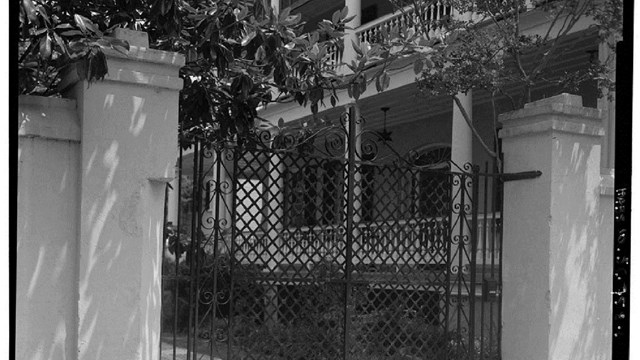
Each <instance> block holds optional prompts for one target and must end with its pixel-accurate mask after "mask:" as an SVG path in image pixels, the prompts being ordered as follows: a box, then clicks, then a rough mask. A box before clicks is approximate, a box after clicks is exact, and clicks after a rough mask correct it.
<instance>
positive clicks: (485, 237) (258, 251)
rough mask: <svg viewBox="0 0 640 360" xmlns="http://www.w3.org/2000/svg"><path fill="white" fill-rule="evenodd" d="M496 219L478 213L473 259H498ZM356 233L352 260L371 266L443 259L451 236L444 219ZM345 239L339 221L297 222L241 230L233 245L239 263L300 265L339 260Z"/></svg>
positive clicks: (372, 226) (373, 226)
mask: <svg viewBox="0 0 640 360" xmlns="http://www.w3.org/2000/svg"><path fill="white" fill-rule="evenodd" d="M500 222H501V217H500V215H499V214H498V215H497V216H495V217H494V216H492V214H486V215H485V214H479V215H478V221H477V223H478V225H477V244H476V264H478V265H498V264H499V263H500V257H499V254H500V244H501V241H500V239H499V236H500V235H499V234H500V231H498V230H499V228H498V227H499V226H501V224H500ZM355 232H356V234H355V235H356V236H355V238H354V245H353V252H354V256H353V259H354V264H371V265H380V264H396V265H404V264H406V265H416V264H421V263H424V262H425V261H426V263H427V264H429V263H442V262H444V261H445V259H446V256H447V254H446V242H447V241H450V239H449V237H450V236H451V235H450V233H451V232H450V230H449V225H448V224H447V221H446V219H442V218H432V219H426V220H420V221H407V220H399V221H393V222H370V223H360V224H358V226H357V228H356V231H355ZM271 239H275V240H271ZM344 239H345V228H344V227H343V226H336V225H329V226H314V227H308V226H301V227H291V228H285V229H282V230H280V231H279V232H271V233H267V232H263V231H260V230H257V231H245V232H243V233H241V234H238V236H236V238H235V246H236V249H237V250H238V251H237V252H236V254H238V256H237V257H238V260H240V261H241V263H246V264H249V263H251V264H259V265H266V264H267V263H269V262H272V263H273V262H277V263H287V264H300V265H302V264H308V263H315V262H319V261H322V260H332V259H335V260H337V261H340V260H342V259H341V256H342V255H341V254H344V253H345V251H344V250H345V249H344V246H345V240H344ZM464 246H465V253H466V254H469V255H468V256H469V257H471V244H470V243H468V244H464ZM454 248H455V247H454ZM465 262H466V261H465Z"/></svg>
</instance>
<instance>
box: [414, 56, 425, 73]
mask: <svg viewBox="0 0 640 360" xmlns="http://www.w3.org/2000/svg"><path fill="white" fill-rule="evenodd" d="M423 68H424V63H423V62H422V60H421V59H416V61H415V62H414V63H413V72H414V74H416V75H418V74H420V73H421V72H422V69H423Z"/></svg>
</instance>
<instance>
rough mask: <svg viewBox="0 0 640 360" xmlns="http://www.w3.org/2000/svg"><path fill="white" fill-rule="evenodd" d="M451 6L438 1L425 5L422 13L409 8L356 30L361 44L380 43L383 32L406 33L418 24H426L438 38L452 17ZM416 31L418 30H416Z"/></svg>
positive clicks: (431, 34)
mask: <svg viewBox="0 0 640 360" xmlns="http://www.w3.org/2000/svg"><path fill="white" fill-rule="evenodd" d="M451 10H452V9H451V6H449V5H447V2H446V1H436V2H433V3H431V4H425V5H424V7H423V9H422V11H416V9H415V8H414V7H413V6H407V7H405V8H403V9H402V10H400V11H396V12H394V13H391V14H387V15H385V16H382V17H379V18H377V19H375V20H373V21H371V22H369V23H367V24H364V25H362V26H361V27H359V28H358V29H357V30H356V33H357V34H358V39H359V40H360V42H365V41H366V42H368V43H375V42H378V41H379V39H380V36H381V34H382V33H383V32H387V33H390V32H392V31H393V30H394V29H395V30H397V31H400V32H402V31H405V30H407V29H408V28H410V27H415V26H416V25H417V24H422V23H424V24H425V25H426V26H428V27H429V36H437V35H438V34H439V33H440V32H441V31H443V30H444V25H445V22H446V20H447V19H448V18H449V17H450V16H451V15H452V14H451ZM414 30H417V29H416V28H414Z"/></svg>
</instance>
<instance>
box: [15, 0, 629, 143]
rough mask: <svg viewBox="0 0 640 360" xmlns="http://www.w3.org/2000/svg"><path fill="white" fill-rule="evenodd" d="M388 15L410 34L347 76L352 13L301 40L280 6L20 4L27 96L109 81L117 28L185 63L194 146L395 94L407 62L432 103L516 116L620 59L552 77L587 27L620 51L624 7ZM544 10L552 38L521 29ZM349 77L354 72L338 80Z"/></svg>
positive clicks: (201, 0)
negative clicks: (472, 98)
mask: <svg viewBox="0 0 640 360" xmlns="http://www.w3.org/2000/svg"><path fill="white" fill-rule="evenodd" d="M391 3H392V4H393V5H394V6H395V7H396V10H397V11H399V12H401V16H403V18H404V19H405V20H406V22H405V23H404V25H403V26H402V27H398V26H395V27H385V26H383V27H381V28H380V31H379V32H378V33H377V34H376V38H375V39H372V40H371V42H370V43H368V42H363V43H361V44H356V43H352V44H350V45H347V46H352V47H353V49H354V51H355V53H356V58H355V59H353V60H349V62H348V63H346V64H340V62H339V60H338V59H339V56H338V55H339V54H342V52H343V51H344V49H343V37H344V35H345V30H347V24H348V23H349V22H350V20H351V18H347V9H346V8H344V9H340V10H337V11H335V12H334V13H333V15H332V16H331V19H326V20H322V21H320V22H319V23H318V24H317V26H316V28H315V30H313V31H310V32H303V27H305V23H304V22H303V21H302V18H301V16H300V14H292V13H291V10H290V9H289V8H287V9H283V10H282V11H281V12H280V13H279V14H276V13H274V11H273V9H272V8H271V6H270V1H269V0H117V1H109V0H89V1H74V0H48V1H44V0H21V5H20V33H19V49H20V50H19V56H20V58H19V72H20V75H19V78H20V81H19V86H20V92H21V93H25V94H41V95H56V94H57V93H58V92H59V91H60V89H58V87H57V85H58V83H59V81H60V78H61V74H62V73H64V71H65V70H66V69H67V68H69V67H70V66H72V65H74V66H75V65H79V66H78V68H79V69H81V70H82V74H83V75H84V77H85V78H86V79H88V80H89V81H94V80H97V79H102V78H103V77H104V76H105V75H106V74H107V69H108V62H107V61H106V57H105V55H104V52H103V51H104V50H105V49H114V50H117V51H122V52H126V50H127V49H128V44H127V43H126V42H124V41H121V40H117V39H115V38H113V37H110V35H111V33H112V31H113V30H114V29H115V28H117V27H126V28H130V29H135V30H140V31H145V32H147V33H148V34H149V38H150V44H151V47H153V48H157V49H160V50H167V51H175V52H180V53H182V54H184V55H185V57H186V65H185V66H184V67H183V68H182V70H181V77H182V78H183V79H184V89H183V90H182V91H181V95H180V109H179V110H180V111H179V114H180V126H181V127H182V129H183V132H182V134H183V136H187V137H190V138H206V139H209V140H222V139H229V138H232V137H235V136H236V135H246V134H249V133H252V132H253V131H254V129H255V127H256V125H257V126H259V127H260V126H264V125H265V124H264V122H262V123H261V120H260V119H259V117H258V114H257V109H258V108H259V107H260V106H265V105H267V104H269V103H273V102H293V101H295V102H297V103H298V104H300V105H303V106H309V108H310V110H311V111H312V112H314V113H315V112H317V111H318V110H319V106H320V105H322V104H324V102H325V101H326V100H328V102H329V103H330V104H331V105H333V106H335V105H336V104H337V102H338V90H341V89H346V90H347V93H348V96H349V97H350V98H353V99H355V100H358V99H359V98H360V96H361V95H362V94H363V93H364V92H365V91H366V90H367V88H368V87H369V86H373V84H375V87H376V89H377V90H378V91H384V90H385V89H387V88H388V87H389V85H390V82H391V76H390V71H391V70H392V69H393V67H394V66H400V65H398V64H402V63H403V62H402V61H400V62H398V61H396V60H399V59H402V58H407V59H409V61H411V62H412V64H413V70H414V72H415V73H416V75H417V79H416V81H417V84H418V87H419V89H420V90H422V92H423V93H424V94H425V95H427V96H443V95H444V96H451V97H454V98H455V97H456V96H457V95H458V94H461V93H466V92H467V91H469V90H470V89H474V90H484V91H488V92H489V93H490V94H491V96H492V98H496V97H503V98H507V99H511V102H512V104H513V106H514V107H516V108H517V107H520V106H522V104H523V103H524V102H527V101H528V100H529V99H530V98H531V89H532V88H533V87H534V86H536V85H537V84H540V83H543V82H549V83H554V84H556V85H559V86H561V87H563V88H568V89H571V88H572V87H574V88H575V87H576V86H577V85H579V84H580V83H582V82H584V81H587V80H596V81H598V82H599V83H600V87H599V88H600V89H603V91H604V92H608V93H609V94H610V93H611V92H610V91H609V90H612V89H613V82H612V81H611V76H610V70H611V68H612V67H611V66H610V65H611V63H612V61H611V60H612V59H607V60H605V61H602V62H600V61H597V60H596V61H593V62H592V63H591V66H590V67H589V68H588V69H584V70H581V71H579V72H573V73H570V74H562V75H561V76H556V77H554V78H549V77H548V76H547V75H548V71H547V70H548V69H549V68H550V67H551V66H552V65H553V63H554V61H556V60H557V59H558V58H559V57H561V56H562V54H563V51H564V50H563V49H564V47H565V45H564V44H562V42H561V41H560V40H559V39H562V38H563V37H564V36H565V35H567V34H568V33H569V32H571V31H572V30H573V29H574V28H575V27H576V24H578V23H579V21H580V20H581V19H583V18H585V17H590V18H592V19H594V20H595V27H596V30H597V33H598V35H599V36H600V37H601V38H602V39H605V40H610V42H611V43H615V40H616V37H617V36H618V34H619V33H620V30H621V21H620V19H621V14H622V5H621V0H598V1H596V0H564V1H542V0H539V1H533V2H531V1H526V2H525V1H524V0H510V1H493V0H478V1H474V2H469V1H465V0H451V1H448V2H447V4H449V5H450V6H451V8H452V10H451V11H450V12H448V13H446V14H444V15H443V16H442V17H441V18H438V19H434V18H433V17H430V16H427V12H428V11H429V9H432V8H431V6H432V5H435V4H436V3H439V2H437V1H435V0H427V1H425V0H391ZM407 5H411V7H408V6H407ZM534 8H535V10H536V11H542V12H544V13H545V16H546V17H547V18H548V19H549V22H548V24H551V25H550V26H549V29H548V31H546V32H544V31H543V33H542V34H540V33H538V34H537V35H536V34H526V33H524V32H523V31H522V30H521V19H522V16H523V14H524V12H525V11H528V10H532V9H534ZM409 9H411V10H409ZM470 13H473V14H474V16H473V17H465V16H455V17H454V16H451V15H452V14H463V15H464V14H470ZM525 58H526V59H529V60H527V61H525V60H524V59H525ZM531 59H533V61H531ZM404 61H406V60H404ZM341 65H344V69H346V70H348V71H347V72H346V73H345V72H344V71H341V72H338V71H337V70H338V69H337V68H338V66H341ZM514 88H515V89H518V91H519V93H518V92H514V90H513V89H514ZM456 103H457V102H456ZM465 119H466V120H467V122H468V123H469V124H470V125H471V124H472V122H471V119H469V118H468V116H465ZM485 148H486V149H487V150H488V151H491V150H490V149H489V147H488V146H485Z"/></svg>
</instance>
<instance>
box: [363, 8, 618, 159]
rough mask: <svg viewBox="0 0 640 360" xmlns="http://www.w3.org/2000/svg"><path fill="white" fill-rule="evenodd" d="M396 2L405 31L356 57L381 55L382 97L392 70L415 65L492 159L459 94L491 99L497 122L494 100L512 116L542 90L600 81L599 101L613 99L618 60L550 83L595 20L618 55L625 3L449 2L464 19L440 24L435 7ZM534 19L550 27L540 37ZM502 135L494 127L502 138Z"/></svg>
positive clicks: (424, 83)
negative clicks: (577, 35)
mask: <svg viewBox="0 0 640 360" xmlns="http://www.w3.org/2000/svg"><path fill="white" fill-rule="evenodd" d="M391 2H392V3H393V4H394V6H395V8H396V10H397V11H400V12H402V13H404V14H403V16H404V17H405V19H406V21H407V26H405V27H404V28H403V29H399V28H392V29H385V28H382V29H381V30H382V31H381V32H380V34H379V35H378V37H377V39H376V41H375V43H374V44H361V45H360V49H361V51H358V56H359V58H360V59H361V58H366V57H367V56H371V55H378V57H379V59H380V61H381V62H382V65H379V66H377V68H376V70H375V71H373V72H372V73H371V74H370V75H369V76H370V77H371V78H372V79H373V80H372V81H375V83H376V87H377V89H378V91H383V90H384V89H386V87H387V86H388V78H389V75H388V73H387V68H388V66H389V64H391V63H393V62H394V61H396V60H397V59H399V58H403V57H411V58H412V59H413V61H414V63H413V69H414V71H415V73H416V76H417V78H416V82H417V85H418V88H419V89H420V90H421V91H422V93H423V94H425V95H426V96H449V97H452V98H453V100H454V102H455V103H456V104H458V107H459V108H460V110H461V112H462V114H463V116H464V118H465V120H466V121H467V123H468V124H469V126H470V127H471V128H472V130H473V131H474V134H475V136H476V138H477V140H479V142H480V143H481V145H482V146H483V147H484V148H485V150H486V151H487V152H488V153H489V154H490V155H492V156H494V157H496V156H497V153H496V152H495V150H494V149H492V148H490V147H489V146H487V145H486V143H485V142H484V140H483V139H482V138H481V137H480V136H479V135H478V133H477V131H476V129H475V128H474V126H473V124H472V121H471V119H470V118H469V116H468V114H466V112H465V111H464V109H463V108H462V106H461V103H460V101H459V99H458V95H459V94H464V93H467V92H468V91H470V90H472V89H473V90H479V91H487V92H488V93H489V94H490V95H491V98H492V100H493V104H494V114H495V113H496V111H495V99H496V98H498V97H502V98H507V99H509V100H510V103H511V105H512V109H517V108H520V107H522V106H523V105H524V104H525V103H527V102H530V101H531V90H532V89H533V88H534V87H535V86H538V85H541V84H550V85H556V86H557V87H558V88H560V89H561V91H570V92H571V91H576V90H577V89H578V87H579V86H580V85H581V84H582V83H584V82H586V81H590V80H595V81H597V82H598V90H599V91H600V95H601V96H602V95H608V96H611V95H612V94H613V91H614V90H615V83H614V82H613V77H612V72H613V71H614V65H615V64H614V57H613V56H609V57H608V58H607V59H604V60H601V59H592V61H591V63H590V64H589V65H588V66H587V67H585V68H582V69H580V70H578V71H575V72H571V73H568V72H565V73H564V74H559V75H558V74H556V75H555V76H553V77H549V76H548V75H549V74H550V73H552V71H551V70H552V69H553V66H555V65H556V63H555V62H556V61H557V60H558V59H561V58H562V57H563V56H565V52H566V51H567V46H566V44H563V40H564V39H566V36H567V35H568V34H570V33H572V32H574V31H575V30H576V29H577V28H578V26H579V25H580V22H581V21H583V20H586V19H591V20H592V24H593V25H592V27H594V28H595V30H596V32H597V35H598V37H599V39H600V40H601V41H603V42H605V43H607V44H608V45H609V47H610V48H611V49H612V50H613V51H612V54H615V44H616V42H617V41H618V40H620V36H621V33H622V1H621V0H563V1H544V0H538V1H525V0H509V1H495V0H477V1H473V2H470V1H464V0H453V1H450V2H448V4H449V5H450V6H451V8H452V10H451V14H458V15H457V16H444V17H442V18H441V19H438V20H433V19H432V18H430V17H429V16H427V12H428V11H429V9H430V7H431V6H435V5H436V3H437V1H436V0H426V1H425V0H391ZM407 5H411V7H410V8H408V7H407ZM408 9H411V11H412V13H409V12H408ZM528 11H536V12H538V13H539V14H543V16H544V18H545V19H546V22H545V23H544V24H543V26H542V30H543V31H542V34H541V33H540V32H525V31H523V30H522V28H523V16H524V14H525V13H526V12H528ZM360 62H361V61H356V63H358V64H359V63H360ZM363 66H371V65H364V64H363ZM495 117H496V116H494V121H496V120H497V119H495ZM497 127H498V126H497V124H495V126H494V130H495V131H494V132H495V136H496V137H497ZM496 143H497V141H496Z"/></svg>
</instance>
